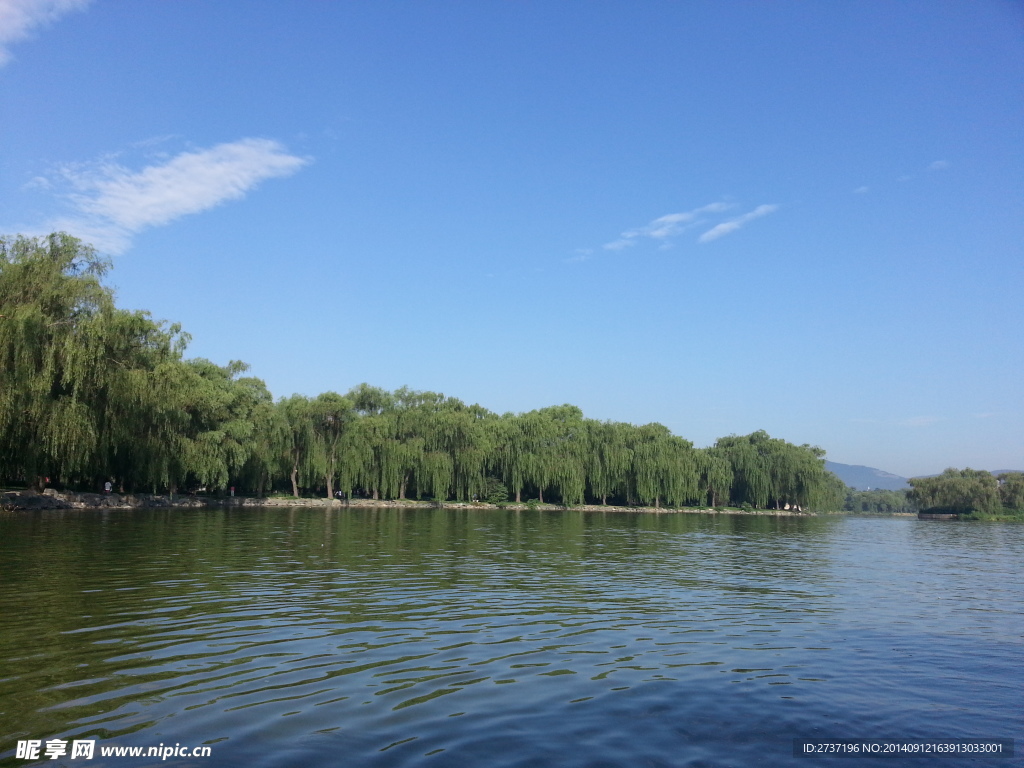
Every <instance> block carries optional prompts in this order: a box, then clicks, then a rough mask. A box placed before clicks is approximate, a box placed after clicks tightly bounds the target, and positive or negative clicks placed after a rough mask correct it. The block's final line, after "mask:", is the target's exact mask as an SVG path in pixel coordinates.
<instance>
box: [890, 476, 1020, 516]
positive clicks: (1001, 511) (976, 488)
mask: <svg viewBox="0 0 1024 768" xmlns="http://www.w3.org/2000/svg"><path fill="white" fill-rule="evenodd" d="M910 485H911V488H912V489H911V491H910V494H909V496H910V499H911V501H913V502H914V503H915V504H917V505H918V506H919V507H920V508H921V509H923V510H927V511H936V512H956V513H958V514H966V515H974V516H977V517H1004V516H1010V517H1013V516H1020V515H1024V473H1021V472H1009V473H1006V474H1002V475H999V476H998V477H996V476H995V475H993V474H992V473H991V472H985V471H982V470H978V469H952V468H951V469H947V470H946V471H945V472H943V473H942V474H941V475H936V476H935V477H918V478H913V479H911V480H910Z"/></svg>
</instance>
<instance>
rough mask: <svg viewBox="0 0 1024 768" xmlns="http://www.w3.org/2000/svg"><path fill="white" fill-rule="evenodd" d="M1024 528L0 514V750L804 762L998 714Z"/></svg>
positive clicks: (533, 517) (319, 760) (997, 731)
mask: <svg viewBox="0 0 1024 768" xmlns="http://www.w3.org/2000/svg"><path fill="white" fill-rule="evenodd" d="M1022 534H1024V528H1022V527H1021V526H1013V525H999V524H996V525H972V524H957V523H952V524H943V523H933V522H921V521H917V520H910V519H877V520H869V519H855V518H793V517H753V516H724V515H723V516H704V515H625V514H607V515H603V514H594V513H575V512H564V513H562V512H559V513H547V512H481V511H468V510H394V509H382V510H372V509H370V510H367V509H359V510H357V509H351V510H323V509H292V510H281V509H265V510H204V511H178V510H157V511H136V512H96V513H81V512H74V513H39V514H34V515H30V514H15V515H6V516H4V517H2V518H0V536H2V539H0V568H2V580H0V615H2V616H3V633H2V635H0V762H5V763H10V764H12V765H24V764H27V763H26V762H25V761H24V760H18V759H17V758H16V757H14V754H15V744H16V742H17V741H18V740H25V739H39V740H41V741H43V742H44V743H45V741H46V740H47V739H53V738H55V737H62V738H67V739H70V740H73V739H76V738H77V739H95V740H96V749H97V754H96V757H95V758H94V759H93V760H92V761H86V760H84V759H80V758H79V759H75V760H70V759H68V758H66V757H65V758H64V760H65V763H66V764H69V765H77V764H79V763H81V764H83V765H84V764H90V765H106V764H110V765H150V764H152V765H155V764H157V763H160V762H161V761H160V760H159V759H157V758H149V759H146V758H125V757H121V758H103V757H101V756H100V755H99V748H100V747H103V746H107V747H109V746H115V745H116V746H144V747H149V746H155V745H158V744H161V743H164V744H182V745H188V746H189V747H192V746H196V745H209V746H210V748H211V752H212V756H211V757H210V758H206V759H205V760H202V759H193V758H172V759H170V760H168V761H166V763H165V764H176V765H191V764H196V765H200V764H205V765H218V766H235V765H239V766H241V765H246V766H249V765H257V766H278V765H280V766H285V765H336V764H337V765H346V766H359V765H412V764H417V765H418V764H420V763H423V764H427V765H437V766H442V765H443V766H449V765H451V766H454V765H474V764H481V765H482V764H487V765H496V766H513V765H558V766H562V765H581V766H582V765H637V764H644V763H647V764H652V765H666V766H682V765H694V766H696V765H737V766H739V765H785V764H789V763H792V764H794V765H807V764H809V763H808V762H807V761H806V760H803V759H799V760H797V759H794V758H792V757H791V756H790V754H791V750H792V739H793V737H795V736H831V737H856V738H878V737H883V736H884V737H903V738H911V737H916V738H919V737H933V736H963V737H967V736H980V737H1002V738H1014V737H1016V738H1018V739H1019V738H1021V736H1022V728H1021V722H1020V718H1019V708H1020V706H1019V705H1020V702H1021V697H1020V692H1021V690H1024V673H1022V671H1021V670H1022V668H1024V664H1022V662H1024V644H1022V642H1021V636H1022V633H1024V629H1022V628H1024V580H1022V579H1021V578H1020V577H1021V562H1022V557H1021V555H1022V553H1024V535H1022ZM868 762H870V761H868ZM984 762H985V764H986V765H995V764H1000V763H1002V764H1008V763H1007V762H1006V761H995V762H993V761H992V760H986V761H984ZM47 763H48V764H53V762H52V761H47ZM865 764H866V763H865V762H863V761H860V762H858V765H865ZM881 764H887V765H888V764H891V762H882V763H881ZM944 764H949V765H951V763H948V762H945V763H944Z"/></svg>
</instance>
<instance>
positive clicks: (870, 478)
mask: <svg viewBox="0 0 1024 768" xmlns="http://www.w3.org/2000/svg"><path fill="white" fill-rule="evenodd" d="M825 469H827V470H828V471H829V472H831V473H832V474H834V475H836V476H837V477H838V478H839V479H840V480H842V481H843V482H844V483H846V484H847V485H848V486H850V487H851V488H856V489H857V490H858V491H866V490H868V489H869V488H882V489H884V490H886V491H899V490H902V489H904V488H909V487H910V485H909V484H908V483H907V478H905V477H900V476H899V475H894V474H892V473H891V472H884V471H882V470H881V469H875V468H874V467H862V466H860V465H857V464H839V463H837V462H835V461H826V462H825Z"/></svg>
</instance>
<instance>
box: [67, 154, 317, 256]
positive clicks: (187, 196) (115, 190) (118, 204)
mask: <svg viewBox="0 0 1024 768" xmlns="http://www.w3.org/2000/svg"><path fill="white" fill-rule="evenodd" d="M308 163H309V159H308V158H302V157H297V156H295V155H292V154H289V153H288V152H287V151H286V149H285V147H284V146H283V145H281V144H279V143H278V142H276V141H272V140H270V139H241V140H239V141H236V142H231V143H226V144H218V145H217V146H215V147H211V148H210V149H204V150H198V151H192V152H182V153H181V154H179V155H177V156H175V157H173V158H171V159H170V160H168V161H166V162H164V163H162V164H157V165H150V166H148V167H146V168H143V169H142V170H141V171H137V172H134V171H131V170H129V169H128V168H125V167H123V166H121V165H118V164H116V163H112V162H106V163H100V164H94V165H92V166H85V167H69V168H64V169H62V170H61V173H60V175H61V176H62V177H63V178H64V179H65V180H66V181H68V182H70V183H71V185H72V187H73V188H74V189H75V190H76V191H75V192H73V193H71V194H70V195H68V196H67V197H68V199H69V200H70V201H71V204H72V207H73V208H74V209H75V212H74V213H73V214H72V215H70V216H67V217H64V218H61V219H57V220H56V221H53V222H50V225H49V229H50V230H51V231H52V230H54V229H61V230H64V231H67V232H70V233H71V234H74V235H76V236H78V237H81V238H83V239H85V240H88V241H89V242H91V243H93V244H94V245H96V246H97V247H99V248H101V249H102V250H106V251H109V252H111V253H115V254H117V253H123V252H124V251H126V250H127V249H128V248H129V247H130V246H131V239H132V236H133V235H135V234H137V233H139V232H141V231H143V230H145V229H148V228H150V227H158V226H162V225H164V224H168V223H170V222H171V221H174V220H175V219H178V218H180V217H182V216H187V215H188V214H192V213H199V212H201V211H205V210H209V209H210V208H214V207H216V206H218V205H220V204H221V203H224V202H227V201H229V200H238V199H240V198H242V197H244V196H245V195H246V194H247V193H248V192H249V191H251V190H252V189H254V188H255V187H257V186H258V185H259V184H260V183H261V182H263V181H265V180H266V179H271V178H277V177H282V176H290V175H291V174H293V173H295V172H296V171H298V170H299V169H300V168H302V167H303V166H304V165H307V164H308Z"/></svg>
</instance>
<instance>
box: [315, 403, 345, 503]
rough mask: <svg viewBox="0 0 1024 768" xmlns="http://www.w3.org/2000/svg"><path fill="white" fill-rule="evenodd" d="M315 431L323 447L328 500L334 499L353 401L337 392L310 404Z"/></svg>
mask: <svg viewBox="0 0 1024 768" xmlns="http://www.w3.org/2000/svg"><path fill="white" fill-rule="evenodd" d="M310 409H311V411H312V416H313V431H314V433H315V434H316V436H317V439H318V441H319V442H320V444H321V445H322V446H323V461H324V480H325V482H326V484H327V498H329V499H330V498H333V497H334V481H335V478H336V477H337V474H338V469H339V468H338V461H339V459H340V457H341V454H342V437H343V436H344V435H345V433H346V432H348V430H349V428H350V426H351V424H352V421H353V420H354V418H355V413H354V410H353V408H352V401H351V400H349V399H348V398H346V397H342V396H341V395H339V394H338V393H337V392H324V393H322V394H320V395H318V396H317V397H316V399H314V400H313V401H312V403H311V404H310Z"/></svg>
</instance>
